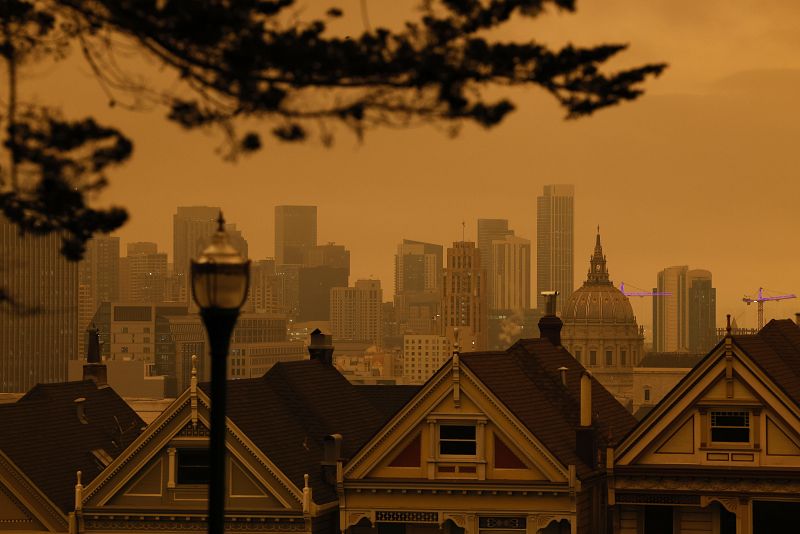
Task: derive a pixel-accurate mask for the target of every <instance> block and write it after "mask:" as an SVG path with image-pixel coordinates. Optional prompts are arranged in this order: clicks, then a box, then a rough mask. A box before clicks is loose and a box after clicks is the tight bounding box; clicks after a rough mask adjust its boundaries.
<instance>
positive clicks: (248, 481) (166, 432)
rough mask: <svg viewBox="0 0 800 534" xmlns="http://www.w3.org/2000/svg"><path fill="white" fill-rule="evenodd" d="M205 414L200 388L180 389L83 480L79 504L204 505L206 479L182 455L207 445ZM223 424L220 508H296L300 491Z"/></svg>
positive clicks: (167, 507) (205, 400)
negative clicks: (89, 480) (223, 486)
mask: <svg viewBox="0 0 800 534" xmlns="http://www.w3.org/2000/svg"><path fill="white" fill-rule="evenodd" d="M208 415H209V414H208V398H207V397H206V395H205V394H204V393H203V392H202V391H197V393H195V394H194V395H192V394H191V393H190V392H189V391H187V392H186V393H184V395H182V396H181V397H180V398H179V399H177V400H176V402H175V403H173V405H172V406H170V407H169V408H168V409H167V410H166V411H165V412H164V413H162V414H161V416H159V417H158V418H157V419H156V420H155V421H154V422H153V423H151V424H150V425H149V426H148V427H147V428H146V429H145V431H144V432H143V433H142V435H140V436H139V438H138V439H137V440H136V441H134V443H133V444H131V446H130V447H128V449H127V450H126V451H125V452H124V453H123V454H121V455H120V456H118V457H117V459H116V460H114V461H113V462H112V463H111V464H110V465H109V466H108V467H107V468H106V469H105V470H104V471H103V472H102V473H101V474H100V475H99V476H98V477H97V478H96V479H95V480H93V481H92V483H91V484H89V485H87V487H86V488H85V489H84V509H89V508H93V509H97V508H106V509H129V508H144V507H155V508H158V509H165V510H175V511H180V510H187V511H188V510H192V509H201V508H204V507H205V506H206V499H207V494H208V486H207V484H203V483H197V481H196V480H193V479H191V476H189V475H188V474H186V473H196V472H198V471H197V469H196V468H193V467H192V462H191V461H190V460H189V459H188V458H191V457H192V454H193V455H194V457H197V452H194V453H193V452H192V451H199V450H200V451H202V450H206V449H207V447H208V436H209V431H208V428H209V424H208ZM226 424H227V434H226V437H225V438H226V453H227V454H226V458H227V462H226V470H227V473H228V476H227V477H226V480H227V481H228V487H227V488H226V508H228V509H231V510H236V509H248V510H252V509H259V510H281V511H282V510H289V509H294V510H299V509H300V508H301V506H302V492H301V491H300V490H299V489H298V488H297V487H295V486H294V484H292V483H291V481H289V479H288V478H287V477H286V476H285V475H284V474H283V473H282V472H281V471H280V470H279V469H277V467H276V466H275V465H274V464H273V463H272V462H271V461H270V459H269V458H267V457H266V456H265V455H264V454H263V453H262V452H261V451H260V450H259V449H258V448H257V447H256V446H255V445H254V444H253V443H252V442H251V441H250V440H249V439H248V438H247V436H245V435H243V434H242V432H241V431H240V430H239V429H238V428H237V427H236V425H234V424H233V422H232V421H230V420H227V421H226ZM195 462H196V460H195ZM201 463H202V461H201ZM200 472H202V468H201V469H200Z"/></svg>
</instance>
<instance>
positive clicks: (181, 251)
mask: <svg viewBox="0 0 800 534" xmlns="http://www.w3.org/2000/svg"><path fill="white" fill-rule="evenodd" d="M219 212H220V209H219V208H218V207H216V206H214V207H211V206H186V207H178V209H177V212H176V213H175V214H174V215H173V216H172V262H173V264H174V270H175V274H176V275H184V279H186V276H188V274H189V266H190V262H191V260H192V258H196V257H197V256H198V255H199V254H200V253H201V252H202V251H203V249H204V248H205V247H206V246H208V244H209V239H210V238H211V236H212V235H214V231H215V230H216V229H217V219H218V218H219ZM237 250H238V248H237ZM239 252H241V251H239Z"/></svg>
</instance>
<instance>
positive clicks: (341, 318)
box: [330, 280, 383, 348]
mask: <svg viewBox="0 0 800 534" xmlns="http://www.w3.org/2000/svg"><path fill="white" fill-rule="evenodd" d="M382 305H383V290H382V289H381V281H380V280H357V281H356V283H355V286H354V287H334V288H333V289H331V313H330V316H331V331H332V334H333V338H334V340H337V341H338V340H341V341H361V342H366V343H369V344H371V345H374V346H375V347H379V348H380V347H381V344H382V342H383V318H382V315H381V313H382V311H383V310H382V307H383V306H382Z"/></svg>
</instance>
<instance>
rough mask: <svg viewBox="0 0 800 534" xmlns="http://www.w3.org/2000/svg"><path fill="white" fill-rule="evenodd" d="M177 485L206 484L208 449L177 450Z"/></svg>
mask: <svg viewBox="0 0 800 534" xmlns="http://www.w3.org/2000/svg"><path fill="white" fill-rule="evenodd" d="M177 452H178V476H177V482H178V484H208V449H179V450H178V451H177Z"/></svg>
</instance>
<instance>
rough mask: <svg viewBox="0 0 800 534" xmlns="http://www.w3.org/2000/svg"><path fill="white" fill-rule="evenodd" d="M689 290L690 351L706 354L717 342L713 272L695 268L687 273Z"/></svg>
mask: <svg viewBox="0 0 800 534" xmlns="http://www.w3.org/2000/svg"><path fill="white" fill-rule="evenodd" d="M686 287H687V289H688V291H689V298H688V303H689V352H692V353H694V354H705V353H706V352H708V351H709V350H711V348H713V347H714V345H716V343H717V290H716V289H715V288H714V287H713V286H712V285H711V272H710V271H706V270H704V269H693V270H691V271H689V272H688V273H686Z"/></svg>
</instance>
